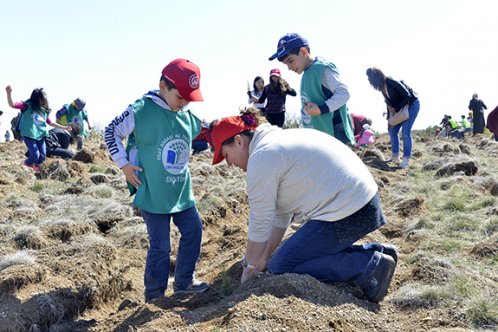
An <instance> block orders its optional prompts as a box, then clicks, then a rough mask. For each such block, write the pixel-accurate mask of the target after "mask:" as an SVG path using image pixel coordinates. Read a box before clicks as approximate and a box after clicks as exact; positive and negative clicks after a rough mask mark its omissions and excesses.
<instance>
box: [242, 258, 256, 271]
mask: <svg viewBox="0 0 498 332" xmlns="http://www.w3.org/2000/svg"><path fill="white" fill-rule="evenodd" d="M241 264H242V267H243V268H244V269H255V268H256V265H253V264H249V262H247V259H246V257H245V256H244V258H242V262H241Z"/></svg>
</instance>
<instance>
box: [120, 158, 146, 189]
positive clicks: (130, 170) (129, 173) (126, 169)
mask: <svg viewBox="0 0 498 332" xmlns="http://www.w3.org/2000/svg"><path fill="white" fill-rule="evenodd" d="M121 170H122V171H123V173H124V175H125V177H126V181H128V182H129V183H131V185H132V186H133V187H135V188H137V187H138V186H139V185H141V184H142V182H140V180H139V179H138V177H137V175H136V174H135V171H138V172H141V171H142V169H141V168H140V167H138V166H135V165H133V164H126V165H124V166H123V168H121Z"/></svg>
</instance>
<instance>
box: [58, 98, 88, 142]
mask: <svg viewBox="0 0 498 332" xmlns="http://www.w3.org/2000/svg"><path fill="white" fill-rule="evenodd" d="M64 106H65V107H66V109H67V112H66V114H65V115H66V117H67V123H68V124H70V123H78V124H80V125H81V134H80V135H81V136H83V137H87V136H88V130H87V128H86V125H85V122H84V120H86V119H88V113H87V111H85V110H84V109H83V111H81V112H80V111H78V110H77V109H76V107H74V105H73V104H72V103H71V104H67V105H64Z"/></svg>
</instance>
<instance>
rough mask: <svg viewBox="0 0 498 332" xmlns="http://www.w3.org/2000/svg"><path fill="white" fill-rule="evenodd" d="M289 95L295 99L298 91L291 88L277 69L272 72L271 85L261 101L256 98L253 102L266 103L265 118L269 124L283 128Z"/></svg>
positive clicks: (267, 86) (264, 91)
mask: <svg viewBox="0 0 498 332" xmlns="http://www.w3.org/2000/svg"><path fill="white" fill-rule="evenodd" d="M287 95H289V96H293V97H295V96H296V95H297V93H296V90H294V89H293V88H291V87H290V86H289V83H287V81H286V80H284V79H283V78H282V77H281V76H280V69H278V68H275V69H272V70H271V71H270V84H268V85H266V86H265V87H264V89H263V93H262V94H261V97H260V98H259V99H256V98H254V99H253V102H257V103H260V104H261V103H264V102H265V100H267V102H266V106H265V116H266V119H267V120H268V122H269V123H270V124H272V125H274V126H278V127H280V128H282V127H283V126H284V123H285V101H286V99H287Z"/></svg>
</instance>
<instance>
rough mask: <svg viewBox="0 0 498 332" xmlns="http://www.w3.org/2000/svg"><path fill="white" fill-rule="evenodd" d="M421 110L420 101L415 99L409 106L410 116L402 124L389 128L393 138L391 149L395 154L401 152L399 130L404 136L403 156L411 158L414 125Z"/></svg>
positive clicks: (390, 135)
mask: <svg viewBox="0 0 498 332" xmlns="http://www.w3.org/2000/svg"><path fill="white" fill-rule="evenodd" d="M418 111H420V101H419V100H418V99H415V101H414V102H413V104H412V105H411V106H410V107H409V108H408V113H410V118H409V119H408V120H406V121H404V122H401V123H400V124H398V125H396V126H394V127H391V128H389V137H390V138H391V149H392V153H393V154H399V137H398V134H399V130H400V129H401V128H402V130H401V136H403V157H408V158H410V157H411V156H412V127H413V123H414V122H415V119H416V118H417V115H418Z"/></svg>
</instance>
